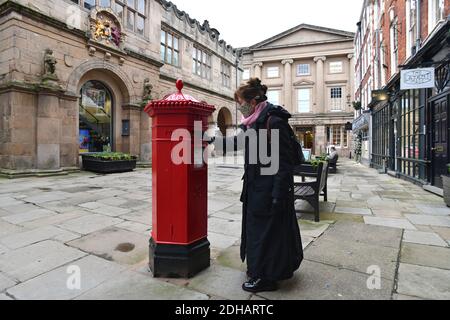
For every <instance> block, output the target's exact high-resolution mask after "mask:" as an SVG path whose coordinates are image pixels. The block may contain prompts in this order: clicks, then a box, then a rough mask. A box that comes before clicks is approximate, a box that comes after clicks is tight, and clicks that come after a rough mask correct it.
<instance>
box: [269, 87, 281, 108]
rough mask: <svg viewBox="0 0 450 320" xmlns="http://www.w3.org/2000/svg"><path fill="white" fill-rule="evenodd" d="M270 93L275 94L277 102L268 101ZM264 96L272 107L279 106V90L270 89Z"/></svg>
mask: <svg viewBox="0 0 450 320" xmlns="http://www.w3.org/2000/svg"><path fill="white" fill-rule="evenodd" d="M270 92H275V93H276V94H277V101H276V102H273V101H270V97H269V95H270ZM266 96H267V101H269V102H270V103H272V104H273V105H280V97H281V90H280V89H277V88H271V89H269V90H267V94H266Z"/></svg>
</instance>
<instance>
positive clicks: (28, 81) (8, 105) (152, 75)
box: [0, 0, 240, 176]
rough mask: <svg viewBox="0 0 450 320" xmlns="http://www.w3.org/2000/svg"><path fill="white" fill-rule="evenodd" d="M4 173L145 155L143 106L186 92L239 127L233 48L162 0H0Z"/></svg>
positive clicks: (219, 122)
mask: <svg viewBox="0 0 450 320" xmlns="http://www.w3.org/2000/svg"><path fill="white" fill-rule="evenodd" d="M0 43H1V46H0V173H1V174H3V175H8V176H14V175H16V174H19V173H20V174H46V173H53V174H54V173H64V172H67V171H70V170H73V169H75V170H76V169H78V168H79V166H80V162H79V155H80V154H81V153H83V152H97V151H108V150H112V151H121V152H128V153H131V154H135V155H138V156H139V158H140V162H141V163H143V164H146V163H149V162H150V160H151V120H150V119H149V117H148V115H147V114H145V113H144V112H143V106H145V104H146V103H147V102H148V101H149V100H151V99H159V98H162V97H164V96H165V95H166V94H168V93H172V92H174V91H175V90H176V89H175V86H174V84H175V80H176V79H178V78H181V79H183V80H184V83H185V89H184V90H185V91H186V92H187V93H189V94H191V95H192V96H194V97H196V98H197V99H198V100H201V101H206V102H207V103H209V104H212V105H214V106H216V108H217V110H216V112H215V113H214V115H213V116H212V117H211V119H210V124H211V126H213V127H215V126H217V128H218V129H220V130H221V131H222V132H224V133H225V132H226V131H227V129H230V128H233V126H234V125H235V124H236V119H237V116H236V106H235V103H234V99H233V92H234V90H235V89H236V84H237V83H238V81H237V79H238V78H239V77H240V74H239V69H238V57H237V55H236V50H235V49H233V48H232V47H231V46H230V45H227V44H226V42H225V41H223V40H221V39H220V38H219V32H218V31H217V30H216V29H214V28H211V27H210V26H209V23H208V21H204V22H203V23H200V22H198V21H197V20H195V19H192V18H191V17H189V15H188V14H187V13H186V12H184V11H180V10H178V9H177V7H176V6H175V5H174V4H173V3H171V2H167V1H164V0H57V1H52V2H50V1H45V0H36V1H32V2H31V1H25V0H14V1H11V0H0Z"/></svg>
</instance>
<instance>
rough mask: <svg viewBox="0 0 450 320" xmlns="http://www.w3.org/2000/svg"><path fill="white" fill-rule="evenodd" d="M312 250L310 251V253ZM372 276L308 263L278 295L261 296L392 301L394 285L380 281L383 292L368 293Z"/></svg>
mask: <svg viewBox="0 0 450 320" xmlns="http://www.w3.org/2000/svg"><path fill="white" fill-rule="evenodd" d="M308 250H309V249H308ZM368 277H369V275H367V274H362V273H359V272H354V271H350V270H346V269H339V268H336V267H333V266H329V265H324V264H322V263H316V262H312V261H308V260H305V261H303V263H302V265H301V266H300V270H299V271H297V272H296V273H295V275H294V278H293V279H291V280H288V281H285V282H282V283H281V284H280V289H279V290H278V291H275V292H263V293H259V294H258V296H261V297H264V298H266V299H269V300H389V299H390V298H391V292H392V289H393V286H394V283H393V281H390V280H384V279H382V281H381V290H369V289H368V288H367V280H368Z"/></svg>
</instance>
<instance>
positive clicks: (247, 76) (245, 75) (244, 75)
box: [242, 69, 250, 80]
mask: <svg viewBox="0 0 450 320" xmlns="http://www.w3.org/2000/svg"><path fill="white" fill-rule="evenodd" d="M248 79H250V69H244V72H243V73H242V80H248Z"/></svg>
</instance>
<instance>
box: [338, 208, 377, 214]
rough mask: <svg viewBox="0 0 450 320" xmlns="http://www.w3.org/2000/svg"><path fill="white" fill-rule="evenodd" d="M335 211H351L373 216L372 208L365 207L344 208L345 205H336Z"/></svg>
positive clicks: (351, 212)
mask: <svg viewBox="0 0 450 320" xmlns="http://www.w3.org/2000/svg"><path fill="white" fill-rule="evenodd" d="M334 212H335V213H350V214H359V215H363V216H371V215H372V211H371V210H370V209H364V208H343V207H336V209H334Z"/></svg>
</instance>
